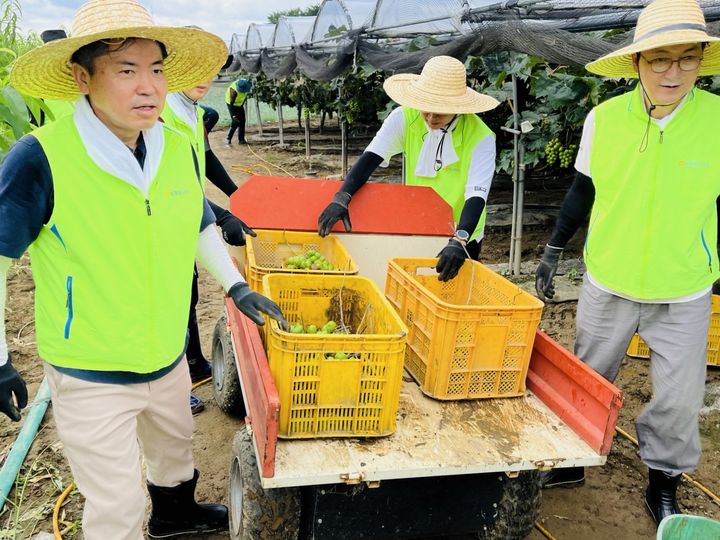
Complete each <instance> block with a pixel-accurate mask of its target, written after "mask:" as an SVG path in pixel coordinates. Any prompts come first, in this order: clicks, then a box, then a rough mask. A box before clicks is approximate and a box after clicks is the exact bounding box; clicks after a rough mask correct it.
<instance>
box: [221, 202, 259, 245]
mask: <svg viewBox="0 0 720 540" xmlns="http://www.w3.org/2000/svg"><path fill="white" fill-rule="evenodd" d="M215 223H217V224H218V225H219V226H220V228H221V229H222V236H223V239H224V240H225V241H226V242H227V243H228V244H230V245H231V246H244V245H245V235H246V234H249V235H250V236H252V237H255V236H257V233H256V232H255V231H253V230H252V229H251V228H250V227H248V226H247V225H245V223H243V222H242V220H240V219H239V218H237V217H235V216H234V215H233V214H232V213H231V212H228V211H227V210H225V211H224V212H222V213H221V214H220V216H216V220H215Z"/></svg>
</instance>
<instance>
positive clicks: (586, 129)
mask: <svg viewBox="0 0 720 540" xmlns="http://www.w3.org/2000/svg"><path fill="white" fill-rule="evenodd" d="M594 136H595V109H593V110H592V111H590V112H589V113H588V115H587V116H586V117H585V124H584V125H583V132H582V138H581V139H580V145H579V146H578V153H577V157H576V158H575V170H576V171H577V172H579V173H580V174H584V175H585V176H587V177H588V178H592V175H591V174H590V153H591V151H592V141H593V137H594Z"/></svg>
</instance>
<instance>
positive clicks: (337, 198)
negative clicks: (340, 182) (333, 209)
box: [332, 191, 352, 210]
mask: <svg viewBox="0 0 720 540" xmlns="http://www.w3.org/2000/svg"><path fill="white" fill-rule="evenodd" d="M350 199H352V195H350V194H349V193H346V192H345V191H338V192H337V193H336V194H335V195H334V196H333V200H332V202H334V203H335V204H339V205H340V206H342V207H343V208H344V209H345V210H347V207H348V204H350Z"/></svg>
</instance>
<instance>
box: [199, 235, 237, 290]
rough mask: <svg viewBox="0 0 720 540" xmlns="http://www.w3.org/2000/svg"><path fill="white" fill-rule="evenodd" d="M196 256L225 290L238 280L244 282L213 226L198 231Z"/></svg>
mask: <svg viewBox="0 0 720 540" xmlns="http://www.w3.org/2000/svg"><path fill="white" fill-rule="evenodd" d="M196 258H197V260H198V262H199V263H200V264H202V265H203V268H205V270H207V271H208V272H210V275H211V276H212V277H214V278H215V280H216V281H217V282H218V283H219V284H220V285H222V288H223V289H224V290H225V292H227V291H228V290H229V289H230V287H232V286H233V285H235V284H236V283H237V282H238V281H242V282H245V278H243V276H242V274H241V273H240V272H239V271H238V269H237V268H235V265H234V264H233V262H232V259H231V258H230V254H229V253H228V252H227V248H225V244H223V241H222V240H221V239H220V235H219V234H218V232H217V229H216V228H215V227H205V229H203V231H202V232H201V233H200V238H198V244H197V253H196Z"/></svg>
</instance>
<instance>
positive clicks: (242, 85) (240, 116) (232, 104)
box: [225, 79, 252, 146]
mask: <svg viewBox="0 0 720 540" xmlns="http://www.w3.org/2000/svg"><path fill="white" fill-rule="evenodd" d="M251 90H252V83H251V82H250V81H246V80H245V79H237V80H236V81H233V82H232V83H230V86H228V87H227V90H226V91H225V104H226V105H227V108H228V113H229V114H230V122H231V123H230V129H229V130H228V133H227V137H226V138H225V144H226V145H227V146H231V145H232V138H233V135H234V134H235V130H237V132H238V144H247V141H245V101H246V100H247V97H248V94H249V93H250V91H251Z"/></svg>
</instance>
